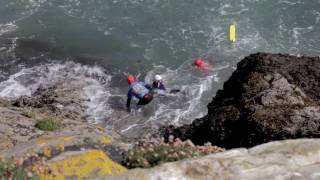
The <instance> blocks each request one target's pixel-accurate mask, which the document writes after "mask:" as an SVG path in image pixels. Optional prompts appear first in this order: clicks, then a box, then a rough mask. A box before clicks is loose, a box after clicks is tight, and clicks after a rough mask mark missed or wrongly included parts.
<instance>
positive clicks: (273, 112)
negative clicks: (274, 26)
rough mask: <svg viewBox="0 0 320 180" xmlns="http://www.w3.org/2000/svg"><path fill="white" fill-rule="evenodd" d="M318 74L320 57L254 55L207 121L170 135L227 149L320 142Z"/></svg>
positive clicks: (240, 67) (239, 68)
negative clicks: (297, 141)
mask: <svg viewBox="0 0 320 180" xmlns="http://www.w3.org/2000/svg"><path fill="white" fill-rule="evenodd" d="M319 69H320V59H319V58H318V57H314V58H312V57H295V56H289V55H282V54H267V53H257V54H253V55H250V56H248V57H246V58H245V59H243V60H242V61H241V62H240V63H238V65H237V70H236V71H235V72H234V73H233V74H232V76H231V77H230V79H229V80H228V81H226V82H225V84H224V86H223V89H222V90H219V91H218V92H217V94H216V96H215V97H214V98H213V100H212V102H211V103H209V104H208V114H207V115H206V116H205V117H203V118H201V119H197V120H195V121H194V122H193V123H192V124H191V125H184V126H182V127H179V128H174V127H169V128H168V129H167V131H166V135H169V134H172V135H174V136H175V137H179V138H182V139H191V140H192V141H193V142H195V143H196V144H203V143H205V142H208V141H209V142H212V143H213V144H216V145H218V146H222V147H225V148H233V147H251V146H254V145H257V144H261V143H265V142H269V141H273V140H280V139H288V138H303V137H308V138H311V137H320V133H319V128H320V107H319V102H320V101H319V99H320V94H319V93H318V92H320V84H319V81H320V70H319Z"/></svg>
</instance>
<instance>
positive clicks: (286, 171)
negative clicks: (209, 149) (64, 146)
mask: <svg viewBox="0 0 320 180" xmlns="http://www.w3.org/2000/svg"><path fill="white" fill-rule="evenodd" d="M319 149H320V140H319V139H299V140H286V141H278V142H270V143H267V144H263V145H260V146H257V147H254V148H251V149H245V148H240V149H233V150H229V151H226V152H221V153H217V154H212V155H208V156H204V157H200V158H194V159H188V160H183V161H178V162H173V163H166V164H163V165H160V166H158V167H154V168H151V169H134V170H131V171H128V172H127V173H125V174H124V175H122V176H119V177H111V178H108V179H115V180H122V179H123V180H124V179H132V180H134V179H137V180H138V179H139V180H140V179H159V180H162V179H163V180H165V179H171V178H172V179H173V177H174V179H236V180H240V179H243V180H250V179H288V180H289V179H319V178H320V174H319V172H320V151H319ZM101 179H103V178H101Z"/></svg>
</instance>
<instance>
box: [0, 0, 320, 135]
mask: <svg viewBox="0 0 320 180" xmlns="http://www.w3.org/2000/svg"><path fill="white" fill-rule="evenodd" d="M233 23H234V24H235V25H236V27H237V40H236V42H235V43H234V44H231V43H230V42H229V40H228V38H229V37H228V36H229V32H228V31H229V26H230V25H231V24H233ZM319 23H320V1H319V0H308V1H306V0H239V1H231V0H201V1H199V0H161V1H160V0H0V81H1V82H0V96H5V97H10V98H16V97H19V96H21V95H31V94H32V93H33V91H35V90H36V89H37V87H39V86H43V85H45V86H50V85H53V84H55V83H57V82H59V81H64V80H69V81H85V82H86V83H87V86H86V87H85V88H83V89H81V91H82V92H83V95H84V96H85V97H87V98H88V99H89V100H90V101H88V102H87V106H88V109H87V112H86V113H87V118H88V122H89V123H105V124H106V128H107V129H111V130H116V131H118V132H120V133H121V134H123V135H127V136H139V135H141V134H143V132H144V131H145V130H146V129H156V128H157V127H159V126H161V125H165V124H175V125H181V124H185V123H190V122H191V121H192V120H194V119H195V118H199V117H202V116H203V115H205V114H206V112H207V109H206V105H207V104H208V103H209V102H210V100H211V98H212V97H213V96H214V94H215V92H216V91H217V90H218V89H220V88H222V85H223V82H224V81H225V80H226V79H228V77H229V76H230V75H231V73H232V71H233V70H234V69H235V67H236V63H237V62H239V61H240V60H241V59H242V58H243V57H245V56H247V55H249V54H250V53H256V52H273V53H288V54H293V55H298V56H301V55H309V56H319V54H320V24H319ZM198 56H200V57H202V58H203V59H205V60H206V61H208V62H209V63H210V64H212V66H213V69H212V70H211V71H210V73H209V76H204V75H203V74H201V73H200V72H198V71H197V70H195V69H194V68H193V67H191V64H192V61H193V59H194V58H195V57H198ZM126 74H134V75H140V76H139V79H140V80H145V81H146V82H152V79H153V76H154V75H155V74H161V75H162V76H163V77H164V82H165V84H166V86H167V88H168V89H180V90H181V91H180V93H176V94H157V95H156V96H155V98H154V100H153V102H152V103H151V104H149V105H147V106H145V107H143V108H142V109H141V110H134V111H133V112H131V113H127V112H126V111H125V108H124V106H125V102H126V92H127V83H126V78H125V75H126Z"/></svg>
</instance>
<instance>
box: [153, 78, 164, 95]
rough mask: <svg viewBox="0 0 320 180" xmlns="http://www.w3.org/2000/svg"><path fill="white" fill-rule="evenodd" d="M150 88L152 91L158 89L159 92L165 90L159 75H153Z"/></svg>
mask: <svg viewBox="0 0 320 180" xmlns="http://www.w3.org/2000/svg"><path fill="white" fill-rule="evenodd" d="M152 88H153V89H160V90H164V91H165V90H166V88H165V86H164V85H163V82H162V77H161V76H160V75H158V74H157V75H155V76H154V81H153V83H152Z"/></svg>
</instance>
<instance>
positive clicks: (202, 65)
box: [193, 57, 212, 76]
mask: <svg viewBox="0 0 320 180" xmlns="http://www.w3.org/2000/svg"><path fill="white" fill-rule="evenodd" d="M193 65H194V66H195V67H196V68H197V69H199V70H200V71H201V72H202V73H203V74H205V75H206V76H208V75H209V70H210V69H211V68H212V66H211V65H210V64H209V63H207V62H205V61H204V60H202V59H201V58H200V57H198V58H196V59H195V60H194V62H193Z"/></svg>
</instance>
